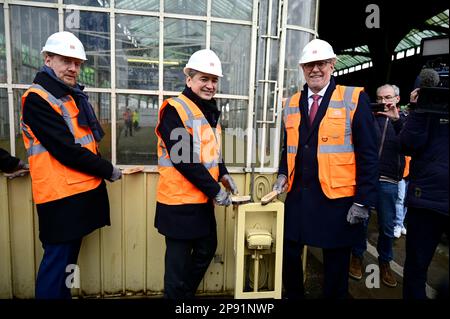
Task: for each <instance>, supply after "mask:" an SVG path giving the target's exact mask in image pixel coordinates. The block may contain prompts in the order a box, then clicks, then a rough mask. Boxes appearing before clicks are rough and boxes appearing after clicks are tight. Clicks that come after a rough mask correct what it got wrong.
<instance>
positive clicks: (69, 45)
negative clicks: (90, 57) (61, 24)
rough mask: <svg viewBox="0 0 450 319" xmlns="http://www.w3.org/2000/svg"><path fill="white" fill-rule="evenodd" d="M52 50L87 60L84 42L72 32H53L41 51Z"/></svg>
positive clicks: (51, 51) (52, 51)
mask: <svg viewBox="0 0 450 319" xmlns="http://www.w3.org/2000/svg"><path fill="white" fill-rule="evenodd" d="M43 52H50V53H55V54H59V55H62V56H67V57H71V58H76V59H80V60H84V61H86V60H87V59H86V53H85V52H84V46H83V43H81V41H80V40H79V39H78V38H77V37H76V36H75V35H74V34H73V33H71V32H67V31H63V32H56V33H53V34H52V35H51V36H49V37H48V39H47V42H45V45H44V47H43V48H42V51H41V53H43Z"/></svg>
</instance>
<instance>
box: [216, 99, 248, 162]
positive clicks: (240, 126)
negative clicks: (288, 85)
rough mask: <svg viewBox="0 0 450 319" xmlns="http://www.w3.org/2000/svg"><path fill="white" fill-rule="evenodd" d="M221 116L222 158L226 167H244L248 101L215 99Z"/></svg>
mask: <svg viewBox="0 0 450 319" xmlns="http://www.w3.org/2000/svg"><path fill="white" fill-rule="evenodd" d="M217 105H218V106H219V107H220V109H221V111H222V114H221V119H220V124H221V126H222V157H223V160H224V163H225V164H226V165H227V166H237V167H243V166H245V161H246V154H247V131H246V128H247V115H248V101H246V100H230V99H219V98H218V99H217Z"/></svg>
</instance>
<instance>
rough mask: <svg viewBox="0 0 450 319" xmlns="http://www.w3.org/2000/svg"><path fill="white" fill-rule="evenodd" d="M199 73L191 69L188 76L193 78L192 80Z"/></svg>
mask: <svg viewBox="0 0 450 319" xmlns="http://www.w3.org/2000/svg"><path fill="white" fill-rule="evenodd" d="M197 73H198V71H197V70H194V69H189V71H188V76H189V77H191V78H193V77H194V76H195V75H196V74H197Z"/></svg>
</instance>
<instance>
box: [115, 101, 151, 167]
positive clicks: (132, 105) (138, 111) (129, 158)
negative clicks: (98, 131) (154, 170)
mask: <svg viewBox="0 0 450 319" xmlns="http://www.w3.org/2000/svg"><path fill="white" fill-rule="evenodd" d="M158 109H159V105H158V96H156V95H135V94H118V95H117V121H116V131H117V141H116V146H117V164H125V165H156V164H157V163H158V159H157V155H156V154H157V152H156V144H157V137H156V134H155V127H156V122H157V119H158Z"/></svg>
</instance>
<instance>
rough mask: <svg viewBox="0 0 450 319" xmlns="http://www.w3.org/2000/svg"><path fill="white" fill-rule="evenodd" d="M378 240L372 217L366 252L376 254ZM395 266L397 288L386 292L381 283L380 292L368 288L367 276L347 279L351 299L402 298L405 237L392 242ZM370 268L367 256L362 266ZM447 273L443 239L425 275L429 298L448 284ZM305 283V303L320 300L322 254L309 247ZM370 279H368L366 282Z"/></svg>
mask: <svg viewBox="0 0 450 319" xmlns="http://www.w3.org/2000/svg"><path fill="white" fill-rule="evenodd" d="M377 238H378V230H377V218H376V214H374V215H373V216H372V217H371V221H370V224H369V231H368V241H369V248H368V251H372V252H373V253H376V248H375V247H376V242H377ZM393 248H394V263H395V264H393V267H392V268H393V269H394V270H395V271H396V278H397V281H398V283H399V284H398V286H397V287H396V288H389V287H386V286H384V285H383V284H382V283H381V284H380V287H379V288H371V289H369V288H367V287H366V284H365V282H366V279H367V275H370V273H366V274H365V275H364V276H363V279H361V280H359V281H357V280H353V279H350V282H349V292H350V295H351V298H355V299H401V298H402V288H403V277H402V272H403V265H404V262H405V236H402V237H401V238H399V239H396V240H395V242H394V247H393ZM369 264H375V265H377V258H376V257H375V256H373V255H372V254H370V253H369V252H366V254H365V258H364V266H365V267H366V266H367V265H369ZM448 269H449V247H448V238H446V236H445V235H444V236H443V238H442V240H441V244H440V245H439V246H438V248H437V249H436V253H435V256H434V258H433V261H432V263H431V265H430V268H429V271H428V285H429V289H428V295H429V297H433V294H435V293H436V290H437V289H438V288H439V286H440V285H441V284H442V282H443V281H445V280H447V282H448ZM306 276H307V277H306V282H305V290H306V291H305V294H306V296H305V297H306V298H307V299H315V298H321V294H322V282H323V275H322V251H321V249H317V248H312V247H309V249H308V258H307V270H306ZM369 279H370V278H369Z"/></svg>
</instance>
